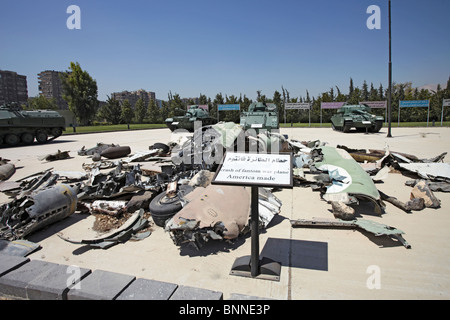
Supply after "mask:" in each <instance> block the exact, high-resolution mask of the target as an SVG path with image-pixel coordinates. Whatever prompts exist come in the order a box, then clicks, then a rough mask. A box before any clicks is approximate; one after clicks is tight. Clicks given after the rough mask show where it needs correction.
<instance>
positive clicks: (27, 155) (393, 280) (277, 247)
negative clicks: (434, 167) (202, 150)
mask: <svg viewBox="0 0 450 320" xmlns="http://www.w3.org/2000/svg"><path fill="white" fill-rule="evenodd" d="M281 133H283V134H287V135H288V136H289V137H290V138H293V139H296V140H300V141H310V140H320V141H324V142H325V141H326V142H328V143H329V144H330V145H332V146H336V145H338V144H340V145H345V146H347V147H349V148H355V149H357V148H371V149H384V148H385V146H386V145H388V146H389V148H390V150H392V151H397V152H404V153H409V154H413V155H416V156H417V157H419V158H431V157H433V156H436V155H439V154H441V153H442V152H449V151H450V128H439V127H430V128H396V127H393V130H392V135H393V138H386V134H387V130H386V129H385V128H383V129H382V130H381V132H380V133H377V134H368V135H367V134H364V133H356V132H355V133H353V132H352V133H348V134H344V133H341V132H335V131H333V130H332V129H331V128H314V129H309V128H305V129H301V128H292V129H291V128H286V129H282V130H281ZM171 138H172V137H171V132H170V131H169V130H168V129H158V130H143V131H133V132H131V131H130V132H120V133H103V134H88V135H79V136H78V135H70V136H62V137H59V138H58V139H56V140H54V141H52V142H50V143H48V144H46V145H32V146H20V147H16V148H2V149H1V154H2V157H3V158H6V159H10V160H11V162H12V163H14V164H15V165H16V167H17V170H16V173H15V174H14V175H13V176H12V177H11V178H10V180H12V181H15V180H18V179H21V178H23V177H25V176H27V175H30V174H33V173H36V172H38V171H42V170H45V169H49V168H52V167H53V168H55V170H61V171H73V170H79V171H82V167H81V165H82V164H83V163H90V162H91V161H92V160H91V159H89V158H87V157H81V156H78V155H77V150H79V149H81V147H82V146H86V148H89V147H93V146H95V144H96V143H97V142H103V143H116V144H120V145H121V146H127V145H128V146H130V147H131V150H132V152H138V151H145V150H148V146H150V145H152V144H154V143H156V142H165V143H167V142H168V141H170V140H171ZM58 149H59V150H61V151H65V150H68V151H69V152H70V155H71V158H70V159H66V160H60V161H55V162H45V161H39V160H38V157H39V156H42V155H45V154H49V153H53V152H56V151H57V150H58ZM444 161H445V162H450V157H449V156H447V157H446V158H445V159H444ZM409 179H410V178H407V177H405V176H403V175H401V174H398V173H389V175H388V178H387V179H386V180H385V181H384V183H381V184H377V185H376V186H377V188H378V189H379V190H380V191H382V192H384V193H386V194H388V195H390V196H393V197H396V198H397V199H399V200H401V201H407V200H409V196H410V192H411V188H410V187H407V186H405V182H406V181H407V180H409ZM275 195H276V196H277V197H278V198H280V200H281V201H282V202H283V206H282V208H281V213H280V214H279V215H278V216H277V217H275V218H274V220H273V221H272V222H271V223H270V224H269V226H268V228H267V229H266V230H263V231H262V232H261V234H260V237H259V239H260V250H261V254H262V255H264V256H267V257H268V258H271V259H273V260H277V261H279V262H280V263H281V275H280V281H267V280H259V279H252V278H243V277H237V276H233V275H230V269H231V267H232V265H233V262H234V261H235V259H236V258H237V257H242V256H245V255H249V254H250V237H249V236H244V237H240V238H238V239H237V240H236V241H234V242H232V243H224V242H216V241H210V242H209V243H208V244H207V245H206V246H204V247H203V248H202V249H201V250H200V251H197V250H196V249H193V248H191V247H177V246H175V245H174V243H173V242H172V240H171V239H170V236H169V234H167V233H166V232H164V230H163V229H162V228H160V227H157V226H154V227H153V230H152V234H151V235H150V236H149V237H148V238H146V239H144V240H142V241H136V242H132V241H128V242H126V243H124V244H118V245H116V246H114V247H111V248H109V249H107V250H93V249H89V248H86V247H84V246H80V245H76V244H71V243H67V242H65V241H63V240H61V239H60V238H59V237H58V236H57V233H58V232H63V233H70V234H82V233H83V232H85V230H86V228H88V227H89V224H86V223H85V224H83V222H86V221H88V219H87V216H85V215H81V214H78V213H76V214H74V215H72V216H70V217H69V218H67V219H65V220H64V221H61V222H59V223H56V224H54V225H52V226H49V227H48V228H46V229H45V230H42V231H39V232H37V233H35V234H33V235H31V236H29V237H28V238H27V240H30V241H33V242H36V243H39V244H40V246H41V249H40V250H37V251H35V252H33V253H32V254H30V255H29V256H28V257H29V259H30V260H31V261H30V262H28V263H27V264H29V263H31V262H33V261H40V263H49V265H47V266H50V265H51V264H59V265H75V266H79V267H80V268H85V269H90V270H104V271H109V272H114V273H119V274H126V275H130V276H133V277H135V278H136V279H139V278H142V279H148V280H153V281H159V282H164V283H172V284H175V285H177V286H178V287H181V286H186V287H194V288H199V289H204V290H210V291H216V292H222V293H223V299H224V300H228V299H230V297H232V298H233V297H236V295H239V296H250V297H260V298H268V299H277V300H308V299H319V300H336V299H338V300H339V299H343V300H348V299H350V300H351V299H354V300H365V299H367V300H375V299H421V300H428V299H430V300H431V299H442V300H448V299H450V233H449V232H448V230H450V214H449V212H450V194H449V193H443V192H436V193H435V195H436V196H437V198H438V199H439V200H440V201H441V208H439V209H429V208H427V209H424V210H422V211H418V212H412V213H410V214H407V213H405V212H403V211H401V210H400V209H398V208H396V207H395V206H393V205H391V204H389V203H387V204H386V210H385V212H384V213H383V214H382V215H375V214H374V213H373V210H372V207H371V206H370V205H368V204H362V205H361V206H360V207H359V208H358V210H357V213H356V214H357V217H358V218H364V219H368V220H372V221H375V222H379V223H382V224H386V225H390V226H393V227H396V228H398V229H400V230H402V231H404V232H405V234H404V238H405V239H406V240H407V241H408V242H409V243H410V244H411V246H412V248H411V249H406V248H405V247H403V246H402V245H401V243H399V242H398V241H394V240H392V239H390V238H386V237H375V236H374V235H371V234H368V233H362V232H359V231H355V230H337V229H311V228H309V229H306V228H295V229H294V228H292V227H291V224H290V220H291V219H300V218H301V219H311V218H313V217H316V218H326V219H332V218H333V215H332V213H331V206H330V205H329V204H327V203H326V202H325V201H323V200H321V199H320V195H319V193H317V192H313V191H312V190H311V188H301V187H295V188H293V189H290V190H289V189H284V190H282V191H280V192H276V193H275ZM9 201H10V199H8V197H6V195H4V194H0V202H1V203H4V202H9ZM27 264H24V265H23V267H25V266H26V265H27ZM0 265H1V264H0ZM39 270H40V273H45V272H47V271H46V269H45V268H43V266H39ZM12 272H13V271H11V272H9V273H6V274H5V275H3V276H2V277H1V278H0V280H1V279H3V278H4V277H7V276H8V275H9V274H11V273H12ZM37 276H38V275H37V274H33V275H32V277H31V276H28V275H27V274H26V273H24V277H23V280H24V281H22V282H23V283H25V284H28V283H30V282H31V280H33V279H34V278H35V277H37ZM30 277H31V279H30ZM88 278H89V276H87V277H86V278H85V279H83V280H87V279H88ZM6 279H8V277H7V278H6ZM3 281H4V279H3ZM135 281H136V280H135ZM0 283H1V281H0ZM131 284H132V283H131ZM131 284H130V286H131ZM3 286H4V284H3ZM0 288H1V286H0ZM123 292H126V291H123ZM175 293H176V292H175ZM175 293H174V294H175ZM22 296H26V294H25V293H23V294H22ZM175 297H176V296H175Z"/></svg>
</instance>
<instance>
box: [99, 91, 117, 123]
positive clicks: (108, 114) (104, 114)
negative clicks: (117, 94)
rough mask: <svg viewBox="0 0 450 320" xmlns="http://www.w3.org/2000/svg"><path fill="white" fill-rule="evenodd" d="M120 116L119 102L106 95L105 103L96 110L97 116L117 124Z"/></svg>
mask: <svg viewBox="0 0 450 320" xmlns="http://www.w3.org/2000/svg"><path fill="white" fill-rule="evenodd" d="M120 116H121V107H120V102H119V101H118V100H116V99H114V98H111V97H109V96H108V99H107V100H106V104H105V105H104V106H103V107H101V108H100V110H99V111H98V117H99V118H101V119H104V120H106V121H107V122H109V123H112V124H119V123H120Z"/></svg>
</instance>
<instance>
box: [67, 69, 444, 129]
mask: <svg viewBox="0 0 450 320" xmlns="http://www.w3.org/2000/svg"><path fill="white" fill-rule="evenodd" d="M62 80H63V89H64V92H65V94H64V95H63V98H64V99H65V100H66V101H67V103H68V105H69V108H70V110H72V111H73V112H74V114H75V116H76V117H77V119H78V122H79V124H80V125H87V124H91V123H92V122H93V120H96V121H99V122H102V121H107V122H108V123H112V124H118V123H127V124H130V123H145V122H146V123H163V122H164V120H165V119H166V118H169V117H173V116H175V115H181V114H184V112H185V110H186V107H187V105H192V104H195V103H194V101H192V100H191V101H188V102H187V103H185V102H183V100H182V99H181V97H180V96H179V94H172V92H169V94H168V99H167V101H163V102H162V105H161V107H159V106H157V105H156V102H155V101H152V100H151V101H150V102H149V103H148V104H147V105H145V104H144V101H142V100H138V101H137V103H136V105H135V107H134V109H133V108H131V105H130V103H129V102H128V101H127V100H125V101H123V102H122V103H120V102H119V101H117V100H115V99H112V98H110V97H108V100H107V101H106V104H104V105H103V106H102V107H101V108H99V107H98V106H99V102H98V99H97V83H96V81H95V80H93V79H92V77H91V76H90V75H89V74H88V73H87V72H86V71H83V70H82V69H81V67H80V65H79V64H78V63H74V62H71V63H70V71H69V72H67V73H66V74H65V75H64V76H63V79H62ZM387 94H388V93H387V90H386V89H384V88H383V86H382V85H381V84H380V85H379V86H378V87H377V88H375V87H374V85H373V83H371V84H370V85H368V83H367V82H366V81H364V83H363V84H362V87H361V88H359V87H355V86H354V84H353V80H352V79H350V84H349V90H348V93H346V94H345V93H343V92H342V91H341V89H340V88H339V87H337V86H336V87H332V88H330V90H329V91H327V92H323V93H321V94H320V95H319V96H318V97H312V98H311V97H310V94H309V92H308V90H306V95H305V96H299V97H295V98H291V97H290V92H289V91H288V90H286V89H285V88H284V87H281V90H280V91H278V90H275V92H274V93H273V95H272V96H271V97H268V96H266V95H265V94H263V93H262V91H257V99H256V100H257V101H258V102H270V103H275V104H276V105H277V107H278V111H279V118H280V122H284V121H286V122H288V123H290V122H295V123H298V122H303V123H304V122H308V121H309V116H311V122H320V120H321V116H322V122H329V121H330V118H331V116H332V115H333V114H335V112H336V110H321V103H322V102H348V103H349V104H358V103H359V102H360V101H383V100H387ZM428 99H429V100H430V120H436V121H437V120H440V118H441V110H442V100H443V99H450V78H449V81H448V82H447V87H446V88H445V89H443V88H441V87H440V86H438V88H437V90H436V91H429V90H425V89H422V90H418V89H417V88H413V87H412V84H411V83H399V84H394V85H393V90H392V121H397V120H398V105H399V101H400V100H428ZM252 102H253V101H252V100H251V99H249V98H248V97H247V96H246V95H245V94H244V95H242V94H240V95H239V97H237V96H235V95H230V96H228V95H225V96H223V95H222V93H218V94H216V96H215V98H214V99H211V98H209V97H206V95H204V94H200V96H199V99H198V104H202V105H206V104H207V105H208V106H209V113H210V114H211V116H214V117H216V116H217V115H218V111H217V106H218V105H219V104H240V105H241V111H247V109H248V107H249V105H250V104H251V103H252ZM296 102H309V103H311V105H312V109H311V112H310V114H309V112H308V111H299V110H286V118H285V116H284V115H285V110H284V104H285V103H296ZM407 109H408V110H404V111H402V112H401V121H408V122H409V121H425V120H426V119H427V112H428V110H426V108H407ZM373 113H375V114H379V115H383V116H384V113H385V110H383V109H374V110H373ZM239 114H240V112H239V111H225V112H221V113H220V120H221V121H234V122H239ZM449 116H450V110H448V108H445V109H444V120H445V119H446V118H448V117H449Z"/></svg>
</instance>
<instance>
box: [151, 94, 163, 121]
mask: <svg viewBox="0 0 450 320" xmlns="http://www.w3.org/2000/svg"><path fill="white" fill-rule="evenodd" d="M147 116H148V121H149V122H150V123H161V122H162V120H164V119H161V112H160V110H159V108H158V106H157V105H156V103H155V101H154V100H153V99H150V101H149V102H148V106H147Z"/></svg>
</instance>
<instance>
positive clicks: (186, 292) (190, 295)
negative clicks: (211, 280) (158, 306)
mask: <svg viewBox="0 0 450 320" xmlns="http://www.w3.org/2000/svg"><path fill="white" fill-rule="evenodd" d="M170 300H223V293H222V292H218V291H212V290H207V289H202V288H195V287H190V286H179V287H178V288H177V290H176V291H175V292H174V294H173V295H172V296H171V297H170Z"/></svg>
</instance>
